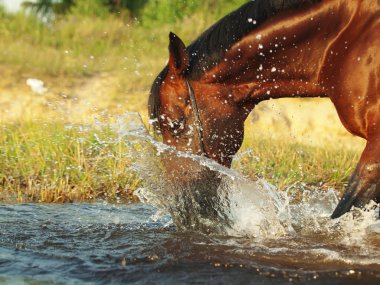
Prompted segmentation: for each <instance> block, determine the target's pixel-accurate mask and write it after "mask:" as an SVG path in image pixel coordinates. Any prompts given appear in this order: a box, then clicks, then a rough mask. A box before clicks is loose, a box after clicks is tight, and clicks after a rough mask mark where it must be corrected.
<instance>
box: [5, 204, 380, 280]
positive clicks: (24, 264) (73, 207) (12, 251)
mask: <svg viewBox="0 0 380 285" xmlns="http://www.w3.org/2000/svg"><path fill="white" fill-rule="evenodd" d="M155 213H156V209H155V208H153V207H151V206H147V205H144V204H131V205H117V206H114V205H106V204H91V205H90V204H70V205H39V204H21V205H2V206H0V215H1V221H0V276H1V277H0V284H7V283H12V284H36V283H37V284H86V283H88V284H109V283H129V284H205V283H208V284H220V283H224V284H227V283H230V284H274V283H273V282H275V284H290V283H292V282H295V281H297V282H301V283H309V284H326V282H327V281H328V284H356V283H357V282H360V283H361V284H375V283H376V280H377V281H378V279H377V278H380V266H379V263H378V262H379V259H378V258H379V256H378V255H377V257H376V258H377V259H371V258H372V254H371V252H367V253H366V250H365V248H363V249H359V247H360V246H359V245H357V246H355V247H351V246H344V245H335V244H334V242H333V241H331V242H330V243H329V242H328V241H326V240H325V239H324V238H322V239H321V242H317V240H318V239H316V238H313V237H310V240H312V241H313V240H314V242H310V240H309V241H308V240H306V238H305V237H300V238H299V239H298V240H297V239H291V240H289V239H287V238H284V239H283V240H281V239H280V240H279V241H278V242H274V241H270V242H264V243H261V242H260V243H257V242H255V241H254V239H252V238H250V237H231V236H217V235H204V234H200V233H196V232H177V231H176V229H175V226H174V225H173V224H172V223H171V222H170V217H168V216H163V217H161V218H159V219H158V220H157V219H156V218H155V216H154V215H155ZM367 242H368V243H369V244H371V242H370V241H366V242H365V243H364V244H363V247H366V246H367V244H366V243H367ZM377 245H378V244H377ZM374 246H375V245H374ZM294 249H297V250H294ZM352 251H357V252H361V256H359V257H357V258H356V259H355V261H353V260H346V258H347V256H351V255H354V256H357V254H356V253H357V252H352ZM377 254H378V253H377ZM371 260H372V262H371ZM305 262H306V268H305V267H304V265H305ZM312 268H313V269H312Z"/></svg>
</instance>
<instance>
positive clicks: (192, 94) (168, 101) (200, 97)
mask: <svg viewBox="0 0 380 285" xmlns="http://www.w3.org/2000/svg"><path fill="white" fill-rule="evenodd" d="M169 42H170V43H169V62H168V65H167V66H166V67H165V69H164V70H163V71H162V72H161V74H160V75H159V76H158V77H157V79H156V80H155V82H154V83H153V86H152V89H151V94H150V98H149V115H150V119H151V121H152V122H153V124H154V125H155V128H156V130H157V131H158V132H160V134H162V137H163V140H164V142H165V143H166V144H167V145H169V146H172V147H174V148H176V149H177V150H179V151H183V152H191V153H193V154H198V155H204V156H206V157H208V158H210V159H213V160H215V161H217V162H218V163H220V164H222V165H224V166H227V167H230V165H231V162H232V156H233V155H234V154H235V153H236V152H237V151H238V150H239V148H240V146H241V144H242V142H243V137H244V120H245V119H246V117H247V115H248V113H249V111H250V110H247V111H244V110H243V111H242V109H241V106H239V103H238V102H236V101H235V96H234V95H235V94H234V90H233V89H232V88H231V87H230V86H227V85H224V84H215V83H212V84H211V83H210V82H208V81H206V80H202V79H198V80H194V79H192V78H191V73H190V72H189V67H190V56H189V54H188V51H187V49H186V47H185V45H184V43H183V41H182V40H181V39H180V38H179V37H178V36H176V35H175V34H173V33H170V35H169Z"/></svg>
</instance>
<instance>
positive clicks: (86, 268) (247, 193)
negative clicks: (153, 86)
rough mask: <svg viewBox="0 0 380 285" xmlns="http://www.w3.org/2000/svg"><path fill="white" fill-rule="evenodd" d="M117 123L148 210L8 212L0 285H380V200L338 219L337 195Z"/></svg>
mask: <svg viewBox="0 0 380 285" xmlns="http://www.w3.org/2000/svg"><path fill="white" fill-rule="evenodd" d="M126 122H127V123H126ZM116 127H117V130H118V131H119V134H120V138H121V139H123V140H125V142H126V143H128V144H129V145H130V146H131V152H132V153H131V156H132V157H133V158H134V159H135V164H134V170H135V171H137V173H138V174H139V175H140V176H141V178H142V180H143V182H144V188H141V189H139V191H138V195H139V196H140V199H141V200H142V201H143V202H144V203H140V204H131V205H118V206H115V205H107V204H93V205H87V204H72V205H37V204H34V205H32V204H26V205H3V206H0V216H1V219H0V284H2V283H5V284H7V283H16V284H30V283H35V282H37V283H39V284H40V283H41V284H43V283H44V282H45V283H46V284H54V283H56V284H67V283H69V284H75V283H80V284H82V283H86V282H89V283H100V284H108V283H123V282H124V283H132V284H133V283H136V284H146V283H148V284H150V283H151V284H189V283H191V284H193V283H195V284H197V283H198V284H199V283H201V284H203V283H209V284H220V283H233V284H239V283H240V284H248V283H250V284H257V283H259V284H274V281H273V280H274V279H275V284H288V283H291V282H293V281H305V282H307V283H308V284H326V282H327V281H328V283H329V284H356V283H357V282H361V283H363V284H376V282H378V278H380V235H379V233H380V221H379V220H376V216H377V215H378V214H379V213H378V210H374V209H373V206H374V205H371V206H370V207H368V209H366V210H358V209H355V210H354V211H352V212H350V213H348V214H346V215H344V216H343V217H341V218H340V219H337V220H331V219H330V218H329V216H330V214H331V212H332V210H333V209H334V207H335V205H336V204H337V198H336V196H335V193H334V191H333V190H331V191H328V192H318V191H317V190H316V191H303V194H302V195H301V196H300V195H298V196H296V197H293V196H292V195H290V194H288V193H279V192H278V191H276V189H275V188H274V187H273V186H272V185H270V184H269V183H267V182H266V181H265V180H258V181H249V180H247V179H245V178H244V177H242V176H241V175H240V174H239V173H236V172H235V171H233V170H230V169H226V168H223V167H221V166H220V165H218V164H216V163H214V162H212V161H210V160H207V159H205V158H202V157H198V156H193V155H190V154H185V153H178V152H176V151H174V150H172V149H170V148H168V147H166V146H165V145H162V144H160V143H157V142H156V141H154V140H153V139H152V138H151V137H150V136H148V135H147V134H146V130H145V128H144V126H143V125H142V124H141V122H140V120H139V117H138V116H137V115H134V114H128V115H127V117H125V118H122V119H120V121H119V122H118V124H117V126H116ZM168 165H174V166H175V171H173V169H174V168H169V169H168V168H167V167H165V166H168ZM168 177H169V179H168Z"/></svg>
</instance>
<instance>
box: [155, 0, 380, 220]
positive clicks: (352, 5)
mask: <svg viewBox="0 0 380 285" xmlns="http://www.w3.org/2000/svg"><path fill="white" fill-rule="evenodd" d="M379 47H380V0H252V1H249V2H247V3H246V4H244V5H242V6H241V7H240V8H238V9H237V10H235V11H233V12H232V13H230V14H228V15H226V16H225V17H223V18H222V19H220V20H219V21H218V22H216V23H215V24H214V25H212V26H211V27H210V28H208V29H207V30H206V31H205V32H203V33H202V34H201V35H200V36H199V37H198V38H197V39H196V40H195V41H194V42H192V43H191V44H190V45H189V46H187V47H186V46H185V44H184V43H183V41H182V40H181V39H180V38H179V37H178V36H177V35H176V34H174V33H172V32H171V33H170V34H169V61H168V63H167V65H166V66H165V67H164V69H163V70H162V71H161V72H160V74H159V75H158V76H157V78H156V79H155V81H154V82H153V85H152V88H151V91H150V96H149V102H148V112H149V117H150V122H151V123H152V124H153V126H154V129H155V132H156V133H160V134H161V135H162V137H163V141H164V142H165V143H166V144H167V145H169V146H172V147H174V148H176V149H177V150H179V151H184V152H191V153H193V154H196V155H202V156H205V157H208V158H210V159H212V160H215V161H216V162H218V163H219V164H222V165H224V166H226V167H230V166H231V162H232V158H233V156H234V155H235V154H236V153H237V151H238V150H239V148H240V147H241V144H242V141H243V137H244V121H245V120H246V118H247V116H248V115H249V113H250V112H251V111H252V109H253V108H254V107H255V105H257V104H258V103H259V102H261V101H264V100H269V99H276V98H284V97H291V98H293V97H329V98H330V99H331V101H332V103H333V104H334V106H335V108H336V111H337V113H338V116H339V118H340V120H341V122H342V124H343V126H344V127H345V128H346V129H347V130H348V131H349V132H350V133H352V134H354V135H356V136H359V137H361V138H364V139H365V140H366V146H365V149H364V151H363V153H362V155H361V157H360V160H359V162H358V164H357V167H356V169H355V170H354V172H353V174H352V176H351V178H350V180H349V183H348V185H347V187H346V189H345V192H344V194H343V197H342V198H341V200H340V201H339V203H338V205H337V207H336V209H335V210H334V212H333V213H332V215H331V218H338V217H340V216H341V215H343V214H345V213H346V212H348V211H350V209H351V207H353V206H355V207H364V206H365V205H366V204H367V203H368V202H369V201H370V200H375V201H377V202H379V200H380V50H379ZM316 116H318V114H316Z"/></svg>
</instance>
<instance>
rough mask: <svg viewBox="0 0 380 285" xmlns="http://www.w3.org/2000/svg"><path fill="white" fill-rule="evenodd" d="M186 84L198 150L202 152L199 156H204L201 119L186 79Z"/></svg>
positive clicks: (192, 91)
mask: <svg viewBox="0 0 380 285" xmlns="http://www.w3.org/2000/svg"><path fill="white" fill-rule="evenodd" d="M186 84H187V88H188V90H189V95H190V102H191V107H192V109H193V110H194V117H195V125H196V129H197V132H198V140H199V146H200V149H201V152H202V153H201V155H206V151H205V146H204V142H203V127H202V122H201V119H200V116H199V110H198V106H197V101H196V99H195V95H194V90H193V88H192V87H191V84H190V82H189V80H188V79H186Z"/></svg>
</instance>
